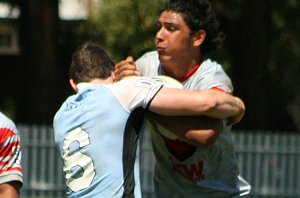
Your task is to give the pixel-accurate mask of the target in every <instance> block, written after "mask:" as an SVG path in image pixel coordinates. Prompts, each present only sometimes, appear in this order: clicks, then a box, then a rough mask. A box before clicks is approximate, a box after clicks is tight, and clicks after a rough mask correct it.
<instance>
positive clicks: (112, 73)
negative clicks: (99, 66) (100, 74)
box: [110, 72, 116, 82]
mask: <svg viewBox="0 0 300 198" xmlns="http://www.w3.org/2000/svg"><path fill="white" fill-rule="evenodd" d="M110 77H111V79H112V80H113V82H115V81H116V76H115V74H114V72H111V74H110Z"/></svg>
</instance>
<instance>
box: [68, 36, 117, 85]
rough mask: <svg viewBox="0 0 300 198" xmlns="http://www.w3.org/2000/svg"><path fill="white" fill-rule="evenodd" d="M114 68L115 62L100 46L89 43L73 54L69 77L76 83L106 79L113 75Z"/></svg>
mask: <svg viewBox="0 0 300 198" xmlns="http://www.w3.org/2000/svg"><path fill="white" fill-rule="evenodd" d="M114 66H115V62H114V60H113V59H112V58H111V57H110V55H109V54H108V53H107V52H106V51H105V50H104V49H103V48H102V47H101V46H100V45H98V44H96V43H91V42H87V43H85V44H83V45H82V46H80V47H79V48H78V49H77V50H76V51H75V52H74V53H73V55H72V62H71V66H70V70H69V77H70V78H71V79H73V80H74V82H75V83H80V82H89V81H91V80H93V79H95V78H101V79H105V78H107V77H109V76H110V75H111V72H112V71H113V69H114Z"/></svg>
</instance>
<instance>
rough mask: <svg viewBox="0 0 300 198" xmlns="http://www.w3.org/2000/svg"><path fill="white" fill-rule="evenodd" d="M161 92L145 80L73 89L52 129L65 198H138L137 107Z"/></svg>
mask: <svg viewBox="0 0 300 198" xmlns="http://www.w3.org/2000/svg"><path fill="white" fill-rule="evenodd" d="M161 87H162V85H160V84H158V83H156V82H155V81H151V80H149V79H146V78H128V79H125V80H121V81H119V82H117V83H114V84H109V85H104V84H101V85H93V84H88V83H84V84H82V83H81V84H78V89H79V91H78V93H77V94H76V95H73V96H70V97H69V98H68V99H67V100H66V101H65V102H64V103H63V105H62V106H61V108H60V109H59V110H58V112H57V113H56V115H55V118H54V123H53V125H54V132H55V142H56V144H57V146H58V148H59V151H60V154H61V156H62V158H63V162H64V167H63V169H64V172H65V177H66V184H67V187H68V190H67V195H68V197H81V198H83V197H87V198H90V197H110V198H122V197H127V198H140V197H141V189H140V175H139V172H140V168H139V132H140V129H141V127H142V124H143V111H140V108H138V107H142V108H144V109H146V108H147V107H148V105H149V104H150V102H151V100H152V99H153V97H154V96H155V94H156V93H157V92H158V91H159V90H160V88H161Z"/></svg>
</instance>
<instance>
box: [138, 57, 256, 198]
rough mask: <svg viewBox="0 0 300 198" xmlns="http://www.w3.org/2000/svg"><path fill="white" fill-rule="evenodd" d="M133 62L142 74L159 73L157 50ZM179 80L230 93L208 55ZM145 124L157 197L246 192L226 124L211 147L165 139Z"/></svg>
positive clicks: (188, 85)
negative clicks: (148, 135)
mask: <svg viewBox="0 0 300 198" xmlns="http://www.w3.org/2000/svg"><path fill="white" fill-rule="evenodd" d="M136 65H137V67H138V68H139V70H140V72H141V74H142V75H144V76H147V77H154V76H156V75H158V74H162V68H161V65H160V63H159V60H158V54H157V52H149V53H146V54H145V55H144V56H142V57H141V58H140V59H138V60H137V61H136ZM182 83H183V85H184V88H185V89H191V90H202V89H211V88H218V89H222V90H224V91H226V92H229V93H230V92H232V89H233V88H232V84H231V81H230V79H229V77H228V76H227V75H226V73H225V72H224V70H223V69H222V67H221V66H220V65H219V64H217V63H216V62H212V61H211V60H209V59H208V60H205V61H204V62H203V63H202V64H201V66H200V67H199V68H198V69H197V71H196V72H195V73H194V74H193V75H192V76H190V77H189V78H188V79H187V80H186V81H184V82H182ZM146 126H147V127H146V130H151V137H152V146H153V151H154V153H155V157H156V165H155V173H154V187H155V193H156V196H157V197H158V198H165V197H172V198H176V197H178V198H183V197H186V198H196V197H197V198H208V197H209V198H223V197H238V196H242V195H246V194H249V192H250V189H251V187H250V185H249V184H248V183H247V182H246V181H245V180H244V179H243V178H242V177H240V176H239V168H238V163H237V159H236V156H235V151H234V143H233V140H232V138H231V133H230V130H231V129H230V128H229V127H227V128H226V129H225V130H224V131H223V132H222V133H221V134H220V136H219V137H218V139H217V140H216V142H215V143H214V145H213V146H212V147H210V148H202V147H195V146H191V145H188V144H186V143H183V142H181V141H177V140H170V139H167V138H165V137H163V136H162V135H160V133H159V132H157V131H156V130H157V127H153V126H151V125H150V123H149V122H147V125H146ZM158 130H159V129H158Z"/></svg>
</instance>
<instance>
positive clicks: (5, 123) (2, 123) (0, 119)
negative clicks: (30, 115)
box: [0, 112, 18, 133]
mask: <svg viewBox="0 0 300 198" xmlns="http://www.w3.org/2000/svg"><path fill="white" fill-rule="evenodd" d="M0 128H8V129H10V130H12V131H13V132H14V133H17V132H18V130H17V127H16V125H15V123H14V122H13V121H12V120H11V119H10V118H9V117H7V116H6V115H4V114H3V113H1V112H0Z"/></svg>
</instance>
